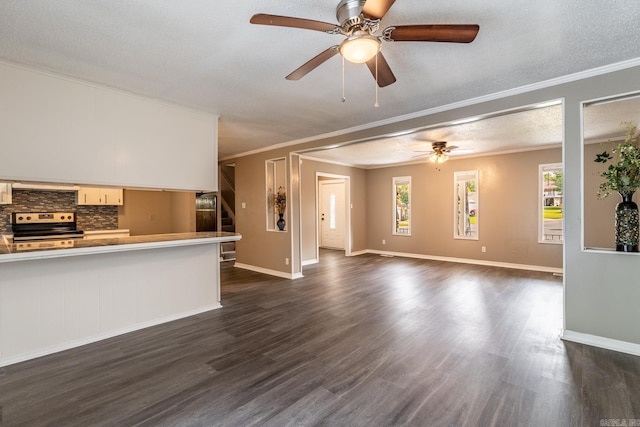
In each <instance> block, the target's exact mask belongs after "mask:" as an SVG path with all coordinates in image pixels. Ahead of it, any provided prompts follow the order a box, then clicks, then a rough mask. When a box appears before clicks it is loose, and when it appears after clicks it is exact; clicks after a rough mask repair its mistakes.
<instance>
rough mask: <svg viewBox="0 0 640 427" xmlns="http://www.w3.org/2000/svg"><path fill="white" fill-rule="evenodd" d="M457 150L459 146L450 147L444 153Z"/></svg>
mask: <svg viewBox="0 0 640 427" xmlns="http://www.w3.org/2000/svg"><path fill="white" fill-rule="evenodd" d="M457 148H458V146H457V145H448V146H447V147H446V148H445V149H444V151H447V152H449V151H453V150H456V149H457Z"/></svg>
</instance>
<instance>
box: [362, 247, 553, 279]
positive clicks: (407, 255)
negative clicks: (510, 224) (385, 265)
mask: <svg viewBox="0 0 640 427" xmlns="http://www.w3.org/2000/svg"><path fill="white" fill-rule="evenodd" d="M365 253H368V254H378V255H383V256H397V257H405V258H419V259H428V260H432V261H446V262H457V263H462V264H473V265H486V266H489V267H502V268H513V269H516V270H529V271H541V272H545V273H556V274H562V272H563V269H562V268H557V267H546V266H542V265H529V264H514V263H510V262H499V261H487V260H482V259H470V258H453V257H444V256H435V255H424V254H412V253H407V252H390V251H379V250H377V249H367V250H364V251H359V252H358V253H357V254H358V255H362V254H365ZM351 254H352V255H354V254H355V253H354V252H352V253H351Z"/></svg>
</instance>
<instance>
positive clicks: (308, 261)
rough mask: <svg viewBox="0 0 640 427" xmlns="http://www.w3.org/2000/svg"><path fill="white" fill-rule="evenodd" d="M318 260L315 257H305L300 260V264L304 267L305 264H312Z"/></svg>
mask: <svg viewBox="0 0 640 427" xmlns="http://www.w3.org/2000/svg"><path fill="white" fill-rule="evenodd" d="M317 263H318V260H317V259H307V260H304V261H302V266H303V267H304V266H305V265H313V264H317Z"/></svg>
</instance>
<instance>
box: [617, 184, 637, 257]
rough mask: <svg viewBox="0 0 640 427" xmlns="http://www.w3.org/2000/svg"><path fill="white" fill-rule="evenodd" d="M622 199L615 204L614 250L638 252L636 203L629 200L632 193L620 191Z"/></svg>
mask: <svg viewBox="0 0 640 427" xmlns="http://www.w3.org/2000/svg"><path fill="white" fill-rule="evenodd" d="M620 197H622V201H621V202H620V203H618V205H617V206H616V251H621V252H638V226H639V224H640V221H639V220H638V205H637V204H636V203H635V202H633V201H632V200H631V198H632V197H633V193H632V192H630V193H624V194H623V193H620Z"/></svg>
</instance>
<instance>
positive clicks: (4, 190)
mask: <svg viewBox="0 0 640 427" xmlns="http://www.w3.org/2000/svg"><path fill="white" fill-rule="evenodd" d="M10 204H11V184H9V183H6V182H0V205H10Z"/></svg>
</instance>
